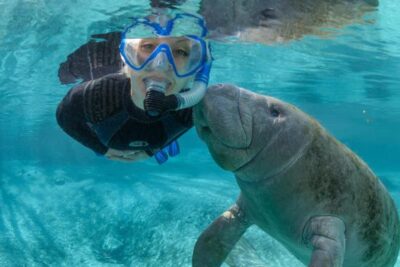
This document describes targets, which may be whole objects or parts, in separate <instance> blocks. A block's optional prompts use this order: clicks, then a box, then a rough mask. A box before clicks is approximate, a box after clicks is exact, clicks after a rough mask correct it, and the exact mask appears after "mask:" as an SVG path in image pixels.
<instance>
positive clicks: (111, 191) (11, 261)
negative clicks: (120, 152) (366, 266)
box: [0, 161, 400, 267]
mask: <svg viewBox="0 0 400 267" xmlns="http://www.w3.org/2000/svg"><path fill="white" fill-rule="evenodd" d="M2 164H3V167H4V166H7V168H4V169H6V170H5V171H4V175H3V174H2V176H3V177H2V178H1V180H0V205H1V209H0V232H1V234H0V266H191V255H192V249H193V246H194V244H195V241H196V239H197V237H198V236H199V235H200V233H201V232H202V230H203V229H204V228H205V227H206V226H207V225H208V224H209V223H210V222H211V221H212V220H213V219H214V218H215V217H216V216H218V215H219V214H220V213H222V212H223V211H224V210H225V209H226V208H228V207H229V206H230V205H231V204H232V203H233V202H234V200H235V198H236V196H237V194H238V188H237V186H236V184H235V182H234V179H233V177H232V176H229V175H230V174H229V173H223V176H227V178H226V179H221V177H220V173H216V172H215V171H213V170H211V174H209V173H208V174H207V170H205V171H203V172H202V173H200V174H199V175H197V174H196V176H194V175H189V174H188V172H182V173H179V172H177V173H175V174H174V175H169V176H168V175H165V174H163V173H154V172H150V171H147V172H146V174H145V175H144V174H140V173H139V174H138V173H136V174H135V173H132V172H131V171H130V170H129V168H126V167H124V168H122V169H121V168H120V167H117V168H116V169H110V170H109V172H105V173H104V172H101V173H99V172H98V171H96V170H95V169H93V168H79V169H74V168H73V167H68V166H64V167H63V168H60V167H59V166H58V167H46V168H43V167H40V166H37V165H35V164H33V163H32V164H24V165H22V164H21V162H16V161H14V162H13V161H10V162H6V163H4V162H3V163H2ZM116 166H120V165H116ZM116 171H118V174H119V178H115V176H116V175H115V173H116ZM392 175H393V174H389V175H388V176H386V177H389V180H392V179H390V177H391V176H392ZM143 176H147V177H143ZM385 179H386V178H385ZM395 186H396V187H394V191H393V194H394V196H395V197H396V201H397V203H398V204H399V203H400V197H399V196H400V185H399V184H397V185H395ZM243 255H247V256H246V257H243ZM228 262H229V263H230V265H231V266H246V267H248V266H275V267H278V266H286V267H292V266H293V267H299V266H303V265H302V264H301V263H299V262H298V261H297V260H296V259H294V258H293V256H291V255H290V254H289V253H288V252H287V251H286V250H285V249H284V248H283V247H282V246H281V245H279V244H278V243H277V242H276V241H274V240H272V239H271V238H270V237H268V236H267V235H266V234H265V233H263V232H261V231H260V230H259V229H257V228H256V227H252V228H250V229H249V231H247V232H246V234H245V236H244V238H243V239H242V240H241V241H240V242H239V243H238V245H237V246H236V248H235V250H234V251H232V253H231V255H230V257H229V260H228ZM224 266H228V265H226V264H224ZM396 267H400V260H398V262H397V264H396Z"/></svg>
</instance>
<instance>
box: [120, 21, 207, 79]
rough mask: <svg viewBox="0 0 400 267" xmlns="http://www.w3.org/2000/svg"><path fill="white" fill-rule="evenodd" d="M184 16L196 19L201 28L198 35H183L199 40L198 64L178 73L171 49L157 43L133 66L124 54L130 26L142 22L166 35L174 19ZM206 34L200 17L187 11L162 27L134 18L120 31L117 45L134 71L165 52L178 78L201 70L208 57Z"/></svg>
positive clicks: (159, 34)
mask: <svg viewBox="0 0 400 267" xmlns="http://www.w3.org/2000/svg"><path fill="white" fill-rule="evenodd" d="M185 17H190V18H195V19H197V21H198V24H199V26H200V27H201V29H202V32H201V35H200V36H195V35H185V37H187V38H189V39H192V40H195V41H196V42H199V43H200V45H201V51H202V52H201V53H202V54H201V61H200V63H199V65H198V66H196V67H195V68H194V69H193V70H191V71H189V72H187V73H184V74H180V73H179V72H178V70H177V68H176V65H175V62H174V57H173V56H172V52H171V49H170V47H169V45H168V44H165V43H162V44H160V45H158V46H157V47H156V49H155V50H154V51H153V52H152V53H151V55H150V56H149V57H148V58H147V59H146V60H145V62H144V63H143V64H142V65H141V66H135V65H133V64H132V63H131V62H130V60H129V58H128V57H127V55H126V54H125V46H126V35H127V33H128V32H129V30H130V29H131V28H133V27H136V26H137V25H138V24H144V25H147V26H149V27H151V28H153V29H154V32H155V33H156V34H157V35H158V36H162V37H168V36H169V35H170V33H171V31H172V30H173V27H174V22H175V20H177V19H181V18H185ZM206 35H207V28H206V26H205V23H204V20H203V19H202V18H200V17H197V16H194V15H192V14H188V13H181V14H177V15H176V16H175V17H174V18H173V19H170V20H168V22H167V24H166V26H165V27H162V26H161V25H160V24H158V23H156V22H151V21H150V20H149V19H148V18H142V19H139V18H134V22H133V23H132V24H131V25H129V26H128V27H127V28H126V29H125V30H124V32H123V33H122V38H121V39H122V41H121V44H120V46H119V52H120V53H121V55H122V57H123V58H124V61H125V63H126V64H127V65H128V66H129V67H130V68H132V69H133V70H136V71H140V70H142V69H143V68H145V67H146V65H147V64H148V63H149V62H150V61H151V60H153V59H154V58H155V57H156V56H157V55H158V53H165V54H166V55H167V59H168V61H169V63H170V64H171V66H172V68H173V70H174V73H175V75H176V76H177V77H179V78H184V77H188V76H191V75H193V74H195V73H197V72H198V71H199V70H201V69H202V68H203V67H204V65H205V63H206V62H207V61H208V58H207V54H208V53H207V50H208V46H207V44H206V42H205V41H204V39H203V37H205V36H206Z"/></svg>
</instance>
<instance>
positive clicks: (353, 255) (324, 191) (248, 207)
mask: <svg viewBox="0 0 400 267" xmlns="http://www.w3.org/2000/svg"><path fill="white" fill-rule="evenodd" d="M194 121H195V125H196V129H197V132H198V134H199V136H200V138H201V139H202V140H204V141H205V142H206V144H207V146H208V148H209V150H210V152H211V155H212V156H213V158H214V160H215V161H216V162H217V163H218V164H219V165H220V166H221V167H222V168H224V169H226V170H229V171H232V172H234V173H235V176H236V181H237V183H238V185H239V187H240V189H241V194H240V196H239V198H238V200H237V202H236V203H235V204H234V205H233V206H232V207H231V208H230V209H228V210H227V211H226V212H224V213H223V214H222V215H221V216H220V217H218V218H217V219H216V220H215V221H214V222H213V223H212V224H211V225H210V226H209V227H208V228H207V229H206V230H205V231H204V232H203V233H202V235H201V236H200V237H199V239H198V241H197V243H196V246H195V250H194V254H193V266H194V267H197V266H220V265H221V264H222V262H223V261H224V259H225V258H226V256H227V255H228V253H229V251H230V250H231V249H232V248H233V246H234V245H235V243H236V242H237V240H239V238H240V237H241V235H242V234H243V233H244V232H245V231H246V229H247V228H248V227H249V226H250V225H253V224H255V225H257V226H258V227H260V228H261V229H262V230H264V231H265V232H267V233H268V234H269V235H271V236H272V237H273V238H275V239H276V240H278V241H279V242H281V243H282V244H283V245H284V246H285V247H286V248H287V249H288V250H289V251H290V252H291V253H293V255H294V256H295V257H297V258H298V259H299V260H300V261H301V262H303V263H304V264H306V265H307V264H308V266H313V267H316V266H329V267H331V266H335V267H336V266H346V267H360V266H363V267H377V266H379V267H387V266H393V265H394V264H395V261H396V258H397V255H398V251H399V246H400V225H399V218H398V214H397V211H396V208H395V205H394V202H393V200H392V199H391V197H390V195H389V193H388V192H387V191H386V189H385V188H384V186H383V185H382V184H381V182H380V181H379V180H378V179H377V177H376V176H375V175H374V174H373V173H372V171H371V170H370V169H369V168H368V166H367V165H366V164H365V163H364V162H363V161H362V160H361V159H360V158H358V157H357V156H356V155H355V154H354V153H353V152H351V151H350V150H349V149H348V148H347V147H345V146H344V145H343V144H341V143H340V142H338V141H337V140H336V139H335V138H333V137H332V136H330V135H329V134H328V133H327V132H326V130H324V129H323V128H322V127H321V126H320V124H319V123H318V122H317V121H315V120H314V119H312V118H311V117H310V116H308V115H307V114H305V113H303V112H302V111H300V110H299V109H297V108H296V107H294V106H292V105H290V104H287V103H284V102H282V101H280V100H278V99H275V98H272V97H268V96H263V95H258V94H255V93H252V92H249V91H247V90H244V89H239V88H237V87H235V86H232V85H216V86H212V87H210V88H209V89H208V92H207V94H206V96H205V98H204V100H203V101H202V102H201V103H200V104H199V105H197V106H196V107H195V109H194Z"/></svg>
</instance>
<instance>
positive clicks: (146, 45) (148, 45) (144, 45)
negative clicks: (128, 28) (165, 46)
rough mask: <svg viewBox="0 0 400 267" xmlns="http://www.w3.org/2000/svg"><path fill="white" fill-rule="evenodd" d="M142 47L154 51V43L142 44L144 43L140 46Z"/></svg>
mask: <svg viewBox="0 0 400 267" xmlns="http://www.w3.org/2000/svg"><path fill="white" fill-rule="evenodd" d="M140 48H141V49H142V50H145V51H153V49H154V45H153V44H142V45H141V46H140Z"/></svg>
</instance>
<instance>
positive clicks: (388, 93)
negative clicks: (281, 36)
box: [0, 0, 400, 267]
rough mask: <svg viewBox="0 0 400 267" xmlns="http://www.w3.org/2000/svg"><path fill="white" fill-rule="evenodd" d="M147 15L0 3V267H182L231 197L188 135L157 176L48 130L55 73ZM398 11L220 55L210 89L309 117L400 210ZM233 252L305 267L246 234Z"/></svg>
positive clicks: (150, 167) (229, 180)
mask: <svg viewBox="0 0 400 267" xmlns="http://www.w3.org/2000/svg"><path fill="white" fill-rule="evenodd" d="M147 6H148V3H147V1H135V4H134V5H133V4H132V1H119V2H118V5H116V4H115V2H114V1H107V0H103V1H92V0H85V1H83V0H74V1H66V2H60V1H55V0H47V1H45V0H42V1H39V0H35V1H27V0H25V1H23V0H19V1H4V0H0V15H1V16H0V90H1V94H0V100H1V113H0V126H1V132H0V148H1V152H0V164H1V165H0V174H1V178H0V215H1V216H0V266H190V261H191V253H192V249H193V246H194V243H195V241H196V238H197V237H198V236H199V234H200V233H201V231H202V230H203V229H204V228H205V227H206V226H207V225H208V224H209V223H210V222H211V221H212V220H213V219H214V218H215V217H216V216H218V215H219V214H220V213H221V212H223V211H224V210H225V209H226V208H227V207H229V206H230V205H231V204H232V203H233V202H234V200H235V198H236V196H237V195H238V192H239V190H238V188H237V186H236V184H235V181H234V177H233V175H232V174H231V173H228V172H224V171H222V170H221V169H219V167H218V166H216V164H215V163H214V162H213V160H212V159H211V157H210V155H209V153H208V151H207V149H206V146H205V145H204V144H203V143H201V141H200V140H198V138H197V136H196V133H195V131H194V130H191V131H190V132H189V133H188V134H186V135H185V136H184V137H182V138H181V150H182V153H181V155H179V156H178V157H176V158H172V159H170V160H169V161H168V163H166V164H165V165H162V166H159V165H158V164H157V163H155V162H154V161H153V160H149V161H146V162H141V163H135V164H126V163H119V162H113V161H109V160H106V159H105V158H101V157H98V156H96V155H94V153H93V152H91V151H89V150H88V149H86V148H84V147H82V146H81V145H80V144H78V143H76V142H75V141H74V140H72V139H71V138H70V137H68V136H67V135H66V134H65V133H63V132H62V130H61V129H60V128H59V127H58V126H57V124H56V121H55V115H54V114H55V109H56V107H57V104H58V102H59V101H60V100H61V99H62V97H63V96H64V95H65V93H66V92H67V91H68V90H69V86H65V85H60V83H59V81H58V78H57V70H58V65H59V63H60V62H63V61H64V60H65V58H66V56H67V55H68V54H69V53H71V52H72V51H73V50H75V49H76V48H78V47H79V46H80V45H82V44H83V43H85V42H86V41H87V40H88V38H89V37H90V35H91V34H94V33H101V32H107V31H112V30H120V29H121V28H122V27H123V26H124V25H125V24H126V23H127V21H128V18H129V16H132V14H137V15H138V14H140V13H141V12H142V11H143V9H144V8H147ZM198 6H199V3H198V2H197V1H187V2H186V3H185V4H184V5H183V6H182V9H184V10H186V11H194V12H195V11H196V10H197V9H198ZM399 8H400V2H398V1H397V2H396V1H390V0H383V1H381V4H380V6H379V8H378V10H377V11H376V12H372V13H370V14H368V15H367V16H366V19H368V20H369V21H370V23H362V24H353V25H349V26H347V27H345V28H343V29H339V30H335V32H334V33H332V35H330V36H325V37H323V38H321V37H317V36H306V37H304V38H303V39H301V40H297V41H292V42H287V43H282V44H276V45H268V46H267V45H261V44H254V43H252V44H246V43H240V42H235V43H229V42H217V41H215V42H213V48H214V57H215V62H214V65H213V70H212V74H211V81H210V82H211V83H217V82H229V83H235V84H237V85H240V86H242V87H245V88H248V89H250V90H252V91H255V92H259V93H263V94H269V95H272V96H275V97H278V98H281V99H283V100H285V101H288V102H291V103H293V104H295V105H297V106H299V107H300V108H301V109H303V110H304V111H306V112H308V113H309V114H311V115H312V116H314V117H316V118H317V119H318V120H319V121H320V122H321V123H322V124H323V125H324V126H325V127H326V128H327V129H328V130H329V131H330V132H331V133H332V134H333V135H335V136H336V137H337V138H338V139H339V140H340V141H342V142H343V143H345V144H346V145H348V146H349V147H350V148H351V149H353V150H354V151H355V152H356V153H357V154H359V155H360V156H361V157H362V158H363V159H364V160H365V161H366V162H367V163H368V164H369V165H370V166H371V168H372V169H373V170H374V171H375V172H376V174H377V175H378V176H380V177H381V179H382V180H383V182H384V183H385V185H386V186H387V188H388V190H389V191H390V193H391V194H392V196H393V197H394V199H395V200H396V202H397V205H398V207H399V206H400V162H399V156H398V155H399V154H400V137H399V133H400V30H399V28H400V17H399V16H398V10H399ZM250 244H251V245H250ZM240 249H244V250H245V251H246V254H247V255H252V256H251V258H252V260H253V261H254V262H253V263H254V264H253V265H254V266H290V267H291V266H293V267H295V266H301V264H300V263H298V262H297V261H296V260H295V259H294V258H293V257H292V256H290V255H289V254H288V253H287V252H286V251H285V250H284V249H283V248H282V247H280V246H279V245H277V244H276V243H275V242H274V241H273V240H271V239H270V238H269V237H268V236H266V235H265V234H264V233H262V232H261V231H259V230H258V229H255V228H252V229H250V231H249V232H248V233H246V235H245V240H244V241H243V242H242V243H241V244H240ZM239 254H240V252H236V254H235V253H232V255H233V256H232V257H233V258H235V257H236V259H238V258H240V255H239ZM235 255H236V256H235ZM237 261H239V262H240V259H239V260H237ZM256 264H258V265H256ZM236 266H241V265H240V264H237V265H236ZM248 266H249V265H248ZM250 266H251V265H250ZM396 266H400V260H399V261H398V262H397V265H396Z"/></svg>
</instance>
